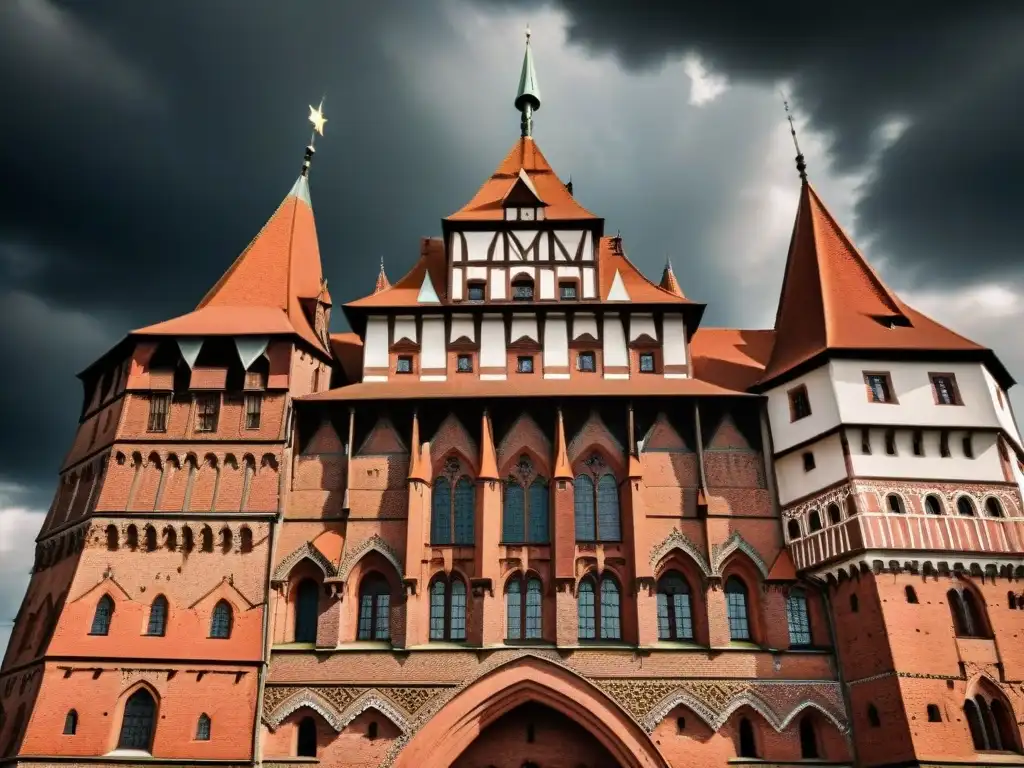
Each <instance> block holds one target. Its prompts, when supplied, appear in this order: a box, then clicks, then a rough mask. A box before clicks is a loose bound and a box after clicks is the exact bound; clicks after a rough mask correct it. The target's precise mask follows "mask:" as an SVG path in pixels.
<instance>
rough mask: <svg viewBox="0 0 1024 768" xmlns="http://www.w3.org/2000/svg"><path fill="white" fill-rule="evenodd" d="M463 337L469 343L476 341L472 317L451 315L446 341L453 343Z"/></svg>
mask: <svg viewBox="0 0 1024 768" xmlns="http://www.w3.org/2000/svg"><path fill="white" fill-rule="evenodd" d="M463 336H465V337H466V338H467V339H469V340H470V341H476V338H475V337H476V328H475V327H474V324H473V316H472V315H452V327H451V331H449V335H448V341H455V340H456V339H460V338H462V337H463Z"/></svg>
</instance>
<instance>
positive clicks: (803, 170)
mask: <svg viewBox="0 0 1024 768" xmlns="http://www.w3.org/2000/svg"><path fill="white" fill-rule="evenodd" d="M782 106H783V107H785V109H786V119H787V120H789V132H790V133H791V134H792V136H793V146H794V147H796V170H797V173H799V174H800V180H801V181H807V163H806V162H805V161H804V153H803V152H801V151H800V142H798V141H797V139H796V126H795V125H794V124H793V113H792V112H790V111H789V101H788V100H786V99H783V100H782Z"/></svg>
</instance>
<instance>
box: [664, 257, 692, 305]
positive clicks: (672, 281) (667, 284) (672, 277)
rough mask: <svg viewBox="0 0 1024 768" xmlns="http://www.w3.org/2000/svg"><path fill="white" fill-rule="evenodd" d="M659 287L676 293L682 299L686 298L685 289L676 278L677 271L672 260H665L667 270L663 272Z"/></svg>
mask: <svg viewBox="0 0 1024 768" xmlns="http://www.w3.org/2000/svg"><path fill="white" fill-rule="evenodd" d="M658 287H659V288H661V289H662V290H665V291H668V292H669V293H674V294H675V295H676V296H678V297H679V298H681V299H684V298H686V297H685V296H684V295H683V289H682V288H680V287H679V281H678V280H676V273H675V272H673V271H672V262H670V261H666V262H665V270H664V271H663V272H662V273H661V282H660V283H658Z"/></svg>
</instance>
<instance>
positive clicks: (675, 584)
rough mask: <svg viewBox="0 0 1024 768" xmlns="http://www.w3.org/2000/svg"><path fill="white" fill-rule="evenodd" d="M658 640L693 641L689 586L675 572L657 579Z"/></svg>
mask: <svg viewBox="0 0 1024 768" xmlns="http://www.w3.org/2000/svg"><path fill="white" fill-rule="evenodd" d="M658 639H659V640H693V608H692V604H691V602H690V585H689V584H687V583H686V579H684V578H683V577H682V576H681V575H680V574H678V573H676V572H675V571H669V572H668V573H666V574H665V575H664V576H662V577H661V578H660V579H658Z"/></svg>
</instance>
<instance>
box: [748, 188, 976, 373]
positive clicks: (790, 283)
mask: <svg viewBox="0 0 1024 768" xmlns="http://www.w3.org/2000/svg"><path fill="white" fill-rule="evenodd" d="M838 350H845V351H864V352H871V351H877V352H899V351H902V352H914V351H920V352H958V353H969V352H976V353H985V352H987V350H986V349H985V348H984V347H982V346H980V345H978V344H975V343H974V342H973V341H970V340H968V339H965V338H964V337H963V336H960V335H959V334H956V333H954V332H953V331H951V330H949V329H948V328H946V327H945V326H943V325H940V324H939V323H937V322H935V321H934V320H932V319H931V318H929V317H927V316H925V315H923V314H921V313H920V312H918V311H916V310H915V309H913V308H912V307H909V306H907V305H906V304H904V303H903V301H902V300H901V299H900V298H899V296H897V295H896V294H895V293H894V292H893V291H892V290H891V289H890V288H889V287H888V286H886V285H885V283H883V282H882V279H881V278H880V277H879V276H878V274H877V273H876V272H875V271H874V270H873V269H872V268H871V265H869V264H868V262H867V261H866V260H865V259H864V257H863V256H862V255H861V254H860V253H859V252H858V250H857V248H856V246H855V245H854V244H853V242H852V241H851V240H850V238H849V236H847V234H846V233H845V232H844V231H843V230H842V228H841V227H840V226H839V224H838V223H837V222H836V220H835V218H834V217H833V216H832V214H831V213H829V211H828V209H827V208H826V207H825V205H824V203H822V201H821V198H819V197H818V194H817V192H815V191H814V188H813V187H812V186H811V185H810V184H808V183H806V182H805V183H804V184H803V187H802V189H801V191H800V204H799V207H798V209H797V216H796V223H795V224H794V226H793V236H792V239H791V241H790V246H789V256H788V260H787V262H786V273H785V277H784V279H783V283H782V292H781V295H780V297H779V308H778V313H777V314H776V318H775V342H774V347H773V349H772V355H771V359H770V360H769V362H768V365H767V367H766V369H765V373H764V376H763V377H762V379H761V382H760V384H761V385H764V384H766V383H768V382H769V381H771V380H773V379H776V378H779V377H781V376H783V375H785V374H787V373H789V372H791V371H793V370H794V369H795V368H797V367H798V366H800V365H802V364H804V363H807V362H808V361H810V360H811V359H812V358H815V357H817V356H818V355H821V354H823V353H825V352H828V351H838Z"/></svg>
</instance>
